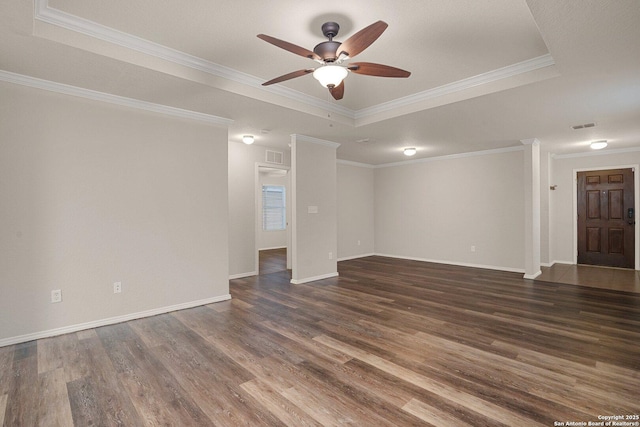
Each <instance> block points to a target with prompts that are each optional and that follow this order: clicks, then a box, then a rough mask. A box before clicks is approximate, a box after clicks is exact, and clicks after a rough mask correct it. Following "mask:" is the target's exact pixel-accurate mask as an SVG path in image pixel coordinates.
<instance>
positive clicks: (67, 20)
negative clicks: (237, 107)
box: [34, 0, 355, 120]
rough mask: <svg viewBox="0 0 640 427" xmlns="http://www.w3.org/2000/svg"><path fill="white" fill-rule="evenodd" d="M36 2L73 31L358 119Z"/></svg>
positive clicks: (42, 16) (46, 16)
mask: <svg viewBox="0 0 640 427" xmlns="http://www.w3.org/2000/svg"><path fill="white" fill-rule="evenodd" d="M35 2H36V3H35V10H34V18H35V19H37V20H38V21H42V22H45V23H47V24H51V25H55V26H58V27H62V28H64V29H67V30H69V31H73V32H76V33H80V34H83V35H85V36H89V37H92V38H96V39H98V40H102V41H106V42H108V43H113V44H115V45H118V46H122V47H124V48H127V49H131V50H134V51H136V52H140V53H143V54H145V55H150V56H154V57H156V58H160V59H163V60H165V61H169V62H172V63H175V64H178V65H182V66H184V67H188V68H192V69H195V70H198V71H202V72H205V73H207V74H211V75H214V76H216V77H222V78H224V79H227V80H231V81H234V82H236V83H240V84H243V85H246V86H250V87H252V88H254V89H259V90H262V91H264V92H269V93H273V94H276V95H280V96H283V97H286V98H289V99H291V100H294V101H297V102H301V103H304V104H307V105H310V106H312V107H316V108H321V109H323V110H328V111H332V112H334V113H337V114H341V115H344V116H347V117H348V118H350V119H351V120H353V118H354V115H355V113H354V111H353V110H351V109H349V108H346V107H343V106H341V105H337V104H334V103H331V102H328V101H324V100H321V99H318V98H315V97H313V96H309V95H306V94H304V93H302V92H299V91H297V90H293V89H290V88H288V87H285V86H281V85H277V86H267V87H265V86H262V83H263V81H264V80H263V79H260V78H258V77H256V76H252V75H250V74H247V73H243V72H240V71H238V70H234V69H233V68H229V67H225V66H223V65H219V64H216V63H214V62H211V61H207V60H205V59H202V58H199V57H197V56H194V55H189V54H188V53H185V52H181V51H179V50H176V49H172V48H170V47H167V46H164V45H161V44H158V43H154V42H152V41H149V40H146V39H143V38H141V37H137V36H134V35H132V34H129V33H125V32H123V31H119V30H116V29H114V28H111V27H107V26H105V25H102V24H99V23H97V22H94V21H90V20H88V19H85V18H81V17H79V16H76V15H72V14H70V13H66V12H63V11H61V10H58V9H55V8H52V7H50V6H49V0H35Z"/></svg>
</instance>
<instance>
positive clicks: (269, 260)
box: [258, 248, 287, 274]
mask: <svg viewBox="0 0 640 427" xmlns="http://www.w3.org/2000/svg"><path fill="white" fill-rule="evenodd" d="M258 258H259V263H258V264H259V268H260V271H259V274H271V273H278V272H281V271H285V270H286V269H287V248H278V249H263V250H261V251H260V252H259V257H258Z"/></svg>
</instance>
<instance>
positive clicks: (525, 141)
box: [520, 138, 540, 145]
mask: <svg viewBox="0 0 640 427" xmlns="http://www.w3.org/2000/svg"><path fill="white" fill-rule="evenodd" d="M520 142H522V145H540V140H538V138H529V139H521V140H520Z"/></svg>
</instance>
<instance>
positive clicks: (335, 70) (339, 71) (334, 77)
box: [313, 65, 349, 87]
mask: <svg viewBox="0 0 640 427" xmlns="http://www.w3.org/2000/svg"><path fill="white" fill-rule="evenodd" d="M348 74H349V71H347V69H346V68H344V67H341V66H339V65H325V66H322V67H320V68H316V70H315V71H314V72H313V77H314V78H315V79H316V80H317V81H319V82H320V84H321V85H322V86H324V87H331V86H333V87H335V86H338V85H339V84H340V83H342V81H343V80H344V79H345V77H347V75H348Z"/></svg>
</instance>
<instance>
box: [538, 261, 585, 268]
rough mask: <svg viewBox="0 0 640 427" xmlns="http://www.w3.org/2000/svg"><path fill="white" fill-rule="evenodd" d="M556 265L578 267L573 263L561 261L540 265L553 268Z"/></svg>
mask: <svg viewBox="0 0 640 427" xmlns="http://www.w3.org/2000/svg"><path fill="white" fill-rule="evenodd" d="M556 264H565V265H576V264H575V263H574V262H573V261H560V260H554V261H551V262H550V263H546V264H540V265H542V266H543V267H553V266H554V265H556Z"/></svg>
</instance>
